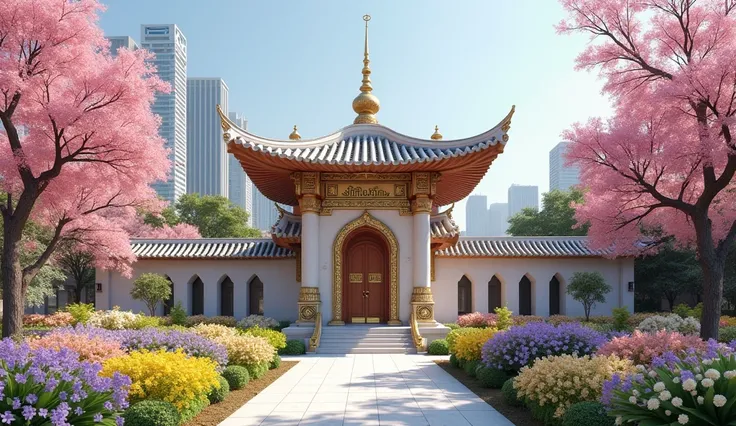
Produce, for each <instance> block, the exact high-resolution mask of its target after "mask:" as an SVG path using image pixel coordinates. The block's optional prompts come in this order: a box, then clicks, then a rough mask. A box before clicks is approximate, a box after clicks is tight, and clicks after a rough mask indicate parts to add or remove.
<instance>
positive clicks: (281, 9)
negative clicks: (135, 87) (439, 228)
mask: <svg viewBox="0 0 736 426" xmlns="http://www.w3.org/2000/svg"><path fill="white" fill-rule="evenodd" d="M103 1H104V0H103ZM104 2H105V4H106V5H107V11H106V12H104V13H103V14H102V18H101V25H102V28H103V29H104V31H105V34H106V35H130V36H132V37H133V38H134V39H135V40H136V41H140V24H169V23H175V24H177V25H179V27H180V28H181V29H182V31H183V32H184V34H185V36H186V37H187V42H188V49H189V50H188V74H189V76H190V77H222V78H223V79H224V80H225V82H226V83H227V84H228V86H229V88H230V110H231V111H240V112H242V113H244V114H245V115H246V117H247V118H248V128H249V130H250V131H252V132H254V133H256V134H259V135H263V136H266V137H274V138H286V137H287V136H288V134H289V133H290V131H291V127H292V126H293V125H294V124H297V125H298V126H299V132H300V133H301V135H302V137H303V138H312V137H318V136H323V135H326V134H329V133H332V132H334V131H336V130H338V129H340V128H342V127H344V126H346V125H348V124H350V123H352V120H353V118H354V116H355V114H354V113H353V111H352V108H351V102H352V99H353V98H354V97H355V95H356V94H357V93H358V87H359V86H360V79H361V75H360V70H361V67H362V63H361V60H362V49H363V21H362V18H361V17H362V16H363V15H364V14H366V13H368V14H370V15H372V17H373V19H372V20H371V22H370V30H369V31H370V50H371V69H372V71H373V74H372V80H373V87H374V92H373V93H374V94H375V95H376V96H378V98H379V99H380V101H381V111H380V113H379V115H378V118H379V121H380V122H381V124H383V125H385V126H388V127H390V128H392V129H394V130H396V131H398V132H400V133H404V134H407V135H411V136H416V137H424V138H428V137H429V136H430V135H431V134H432V132H433V129H434V126H435V124H437V125H439V126H440V131H441V133H442V134H443V135H444V137H445V139H455V138H464V137H469V136H473V135H476V134H478V133H481V132H483V131H485V130H487V129H489V128H491V127H493V126H494V125H496V124H497V123H498V121H499V120H501V119H502V118H503V117H504V116H505V115H506V113H507V112H508V111H509V109H510V108H511V105H514V104H515V105H516V114H515V116H514V119H513V122H512V127H511V131H510V137H511V138H510V140H509V142H508V144H507V146H506V150H505V152H504V153H503V154H502V155H501V156H499V157H498V159H497V160H496V161H495V162H494V164H493V165H492V166H491V168H490V170H489V171H488V173H487V174H486V177H485V178H484V179H483V181H482V182H481V183H480V185H478V187H477V188H476V191H475V193H478V194H484V195H487V196H488V198H489V202H505V201H506V194H507V190H508V187H509V186H510V185H511V184H512V183H519V184H531V185H538V186H539V188H540V199H541V193H542V192H545V191H547V189H548V186H549V177H548V173H549V167H548V153H549V150H550V149H551V148H552V147H553V146H554V145H555V144H557V142H559V141H560V133H561V132H562V131H563V130H564V129H565V128H567V127H569V126H570V124H572V123H574V122H576V121H585V120H587V119H588V117H590V116H596V115H597V116H600V115H604V116H605V115H608V114H609V113H610V106H609V103H608V101H607V100H606V98H604V97H603V96H602V95H601V94H600V86H601V82H600V80H598V78H597V76H596V75H595V74H590V73H587V72H582V71H580V72H578V71H574V70H573V66H574V58H575V57H576V55H577V54H578V53H579V52H580V51H581V50H582V49H583V48H584V47H585V45H586V43H588V39H587V37H584V36H573V37H571V36H560V35H557V34H556V33H555V30H554V28H553V27H554V25H555V23H557V22H559V21H560V19H562V18H563V16H564V14H563V11H562V8H561V7H560V6H559V4H558V3H557V2H556V1H553V0H514V1H499V0H485V1H462V2H448V1H432V0H424V1H407V0H402V1H373V2H354V1H351V2H347V1H336V0H335V1H259V2H256V1H243V0H208V1H201V0H178V1H177V0H145V1H144V0H107V1H104ZM455 212H456V214H455V217H456V220H457V221H458V222H459V224H460V225H461V226H464V223H465V209H464V202H462V203H459V204H458V206H457V208H456V209H455Z"/></svg>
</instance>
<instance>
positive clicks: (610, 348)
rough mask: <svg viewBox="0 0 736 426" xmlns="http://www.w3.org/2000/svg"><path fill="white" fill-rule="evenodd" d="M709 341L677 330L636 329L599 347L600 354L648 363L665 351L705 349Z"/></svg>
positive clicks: (635, 362) (643, 363) (637, 362)
mask: <svg viewBox="0 0 736 426" xmlns="http://www.w3.org/2000/svg"><path fill="white" fill-rule="evenodd" d="M706 346H707V343H706V342H705V341H703V340H701V339H700V337H698V336H685V335H682V334H680V333H676V332H668V331H658V332H657V333H654V334H649V333H642V332H640V331H638V330H637V331H634V333H633V334H632V335H631V336H624V337H614V338H613V340H611V341H610V342H608V343H605V344H604V345H603V346H601V347H600V349H598V355H618V356H619V357H621V358H628V359H630V360H632V361H634V364H642V365H647V364H649V363H650V362H651V361H652V358H654V357H656V356H661V355H662V354H663V353H665V352H675V353H678V352H683V351H685V350H687V349H689V348H694V349H696V350H705V348H706Z"/></svg>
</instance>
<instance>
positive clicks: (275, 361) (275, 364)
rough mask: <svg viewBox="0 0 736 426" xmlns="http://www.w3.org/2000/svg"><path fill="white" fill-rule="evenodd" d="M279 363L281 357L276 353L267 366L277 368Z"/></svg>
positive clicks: (271, 368)
mask: <svg viewBox="0 0 736 426" xmlns="http://www.w3.org/2000/svg"><path fill="white" fill-rule="evenodd" d="M280 365H281V357H280V356H278V354H276V355H274V356H273V360H271V363H270V364H269V365H268V368H269V369H270V370H273V369H275V368H279V366H280Z"/></svg>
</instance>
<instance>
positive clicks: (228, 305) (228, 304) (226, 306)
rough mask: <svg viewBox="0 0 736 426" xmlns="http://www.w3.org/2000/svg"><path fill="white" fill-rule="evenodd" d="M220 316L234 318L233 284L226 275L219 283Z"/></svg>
mask: <svg viewBox="0 0 736 426" xmlns="http://www.w3.org/2000/svg"><path fill="white" fill-rule="evenodd" d="M220 315H222V316H226V317H232V316H235V284H233V280H231V279H230V277H228V276H227V275H225V278H223V279H222V280H221V281H220Z"/></svg>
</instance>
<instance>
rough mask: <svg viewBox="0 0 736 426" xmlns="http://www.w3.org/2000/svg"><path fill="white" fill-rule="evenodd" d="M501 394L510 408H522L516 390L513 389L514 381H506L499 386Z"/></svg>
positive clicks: (521, 402)
mask: <svg viewBox="0 0 736 426" xmlns="http://www.w3.org/2000/svg"><path fill="white" fill-rule="evenodd" d="M501 394H502V395H503V399H504V400H505V401H506V403H507V404H509V405H510V406H512V407H523V406H524V401H522V400H520V399H519V396H518V395H517V394H516V389H514V379H513V378H511V379H508V380H506V381H505V382H503V386H501Z"/></svg>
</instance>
